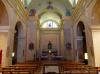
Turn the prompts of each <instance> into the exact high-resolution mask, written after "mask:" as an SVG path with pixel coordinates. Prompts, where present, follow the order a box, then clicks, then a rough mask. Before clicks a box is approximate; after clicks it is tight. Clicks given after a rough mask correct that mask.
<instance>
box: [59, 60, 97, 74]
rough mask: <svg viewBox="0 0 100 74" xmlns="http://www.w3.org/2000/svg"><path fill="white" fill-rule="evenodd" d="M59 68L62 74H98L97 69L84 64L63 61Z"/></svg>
mask: <svg viewBox="0 0 100 74" xmlns="http://www.w3.org/2000/svg"><path fill="white" fill-rule="evenodd" d="M59 66H60V72H61V74H98V70H97V69H96V67H90V66H88V65H85V64H83V63H77V62H66V61H62V62H60V63H59Z"/></svg>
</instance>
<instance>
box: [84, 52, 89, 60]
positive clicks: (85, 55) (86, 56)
mask: <svg viewBox="0 0 100 74" xmlns="http://www.w3.org/2000/svg"><path fill="white" fill-rule="evenodd" d="M84 57H85V58H84V59H86V60H87V59H88V53H87V52H85V53H84Z"/></svg>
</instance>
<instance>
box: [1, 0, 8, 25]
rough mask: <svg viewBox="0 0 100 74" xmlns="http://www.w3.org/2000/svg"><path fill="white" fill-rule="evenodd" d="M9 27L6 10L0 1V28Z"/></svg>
mask: <svg viewBox="0 0 100 74" xmlns="http://www.w3.org/2000/svg"><path fill="white" fill-rule="evenodd" d="M7 25H9V20H8V13H7V10H6V6H5V5H4V3H3V2H2V0H0V26H7Z"/></svg>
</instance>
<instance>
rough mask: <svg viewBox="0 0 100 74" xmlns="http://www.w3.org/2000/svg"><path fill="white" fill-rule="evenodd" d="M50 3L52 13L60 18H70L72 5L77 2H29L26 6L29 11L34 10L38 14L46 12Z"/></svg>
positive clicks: (36, 0)
mask: <svg viewBox="0 0 100 74" xmlns="http://www.w3.org/2000/svg"><path fill="white" fill-rule="evenodd" d="M49 1H50V2H51V5H52V6H53V9H52V11H54V12H58V13H60V14H61V15H62V16H70V15H71V11H72V3H73V2H75V1H78V0H31V2H30V4H29V5H28V6H27V7H28V9H29V10H31V9H35V10H36V12H37V13H38V14H40V13H42V12H44V11H48V10H47V9H46V8H47V6H48V5H49V4H48V2H49Z"/></svg>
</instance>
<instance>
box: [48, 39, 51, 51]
mask: <svg viewBox="0 0 100 74" xmlns="http://www.w3.org/2000/svg"><path fill="white" fill-rule="evenodd" d="M48 49H52V43H51V41H49V43H48Z"/></svg>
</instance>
